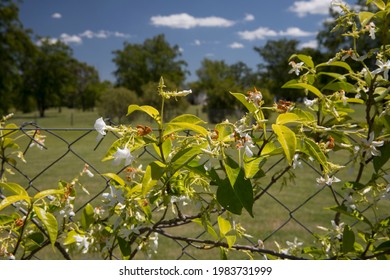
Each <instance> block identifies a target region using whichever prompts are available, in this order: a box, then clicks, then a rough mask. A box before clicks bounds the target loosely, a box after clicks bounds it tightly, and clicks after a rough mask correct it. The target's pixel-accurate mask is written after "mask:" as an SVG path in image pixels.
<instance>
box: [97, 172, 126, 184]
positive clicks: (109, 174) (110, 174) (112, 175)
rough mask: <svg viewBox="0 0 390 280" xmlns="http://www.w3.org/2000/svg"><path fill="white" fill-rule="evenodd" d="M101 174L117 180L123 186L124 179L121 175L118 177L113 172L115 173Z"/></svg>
mask: <svg viewBox="0 0 390 280" xmlns="http://www.w3.org/2000/svg"><path fill="white" fill-rule="evenodd" d="M102 175H103V176H104V177H108V178H110V179H111V180H114V181H115V182H117V183H118V184H119V185H120V186H122V187H124V186H125V185H126V183H125V181H124V180H123V179H122V178H121V177H119V176H118V175H117V174H115V173H104V174H102Z"/></svg>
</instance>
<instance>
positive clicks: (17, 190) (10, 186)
mask: <svg viewBox="0 0 390 280" xmlns="http://www.w3.org/2000/svg"><path fill="white" fill-rule="evenodd" d="M0 188H2V189H4V190H7V191H10V192H12V193H14V194H18V195H22V196H28V193H27V191H26V190H25V189H24V188H23V187H22V186H20V185H19V184H16V183H0Z"/></svg>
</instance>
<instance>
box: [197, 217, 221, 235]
mask: <svg viewBox="0 0 390 280" xmlns="http://www.w3.org/2000/svg"><path fill="white" fill-rule="evenodd" d="M192 222H194V223H196V224H198V225H200V226H202V227H204V228H205V230H206V231H207V232H208V233H210V234H211V235H212V236H213V237H214V238H215V239H218V234H217V233H216V232H215V230H214V228H213V227H212V225H211V224H210V222H209V221H205V223H206V225H205V224H204V223H203V220H202V219H201V218H196V219H193V220H192Z"/></svg>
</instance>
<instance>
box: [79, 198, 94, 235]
mask: <svg viewBox="0 0 390 280" xmlns="http://www.w3.org/2000/svg"><path fill="white" fill-rule="evenodd" d="M94 215H95V211H94V209H93V207H92V205H91V204H89V203H88V204H87V205H86V206H85V207H84V209H83V214H82V215H81V225H82V226H83V228H84V229H85V230H87V229H88V228H89V226H90V225H91V224H92V223H93V222H94V221H95V219H94V218H93V216H94Z"/></svg>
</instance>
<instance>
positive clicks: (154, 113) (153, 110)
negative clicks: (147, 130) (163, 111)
mask: <svg viewBox="0 0 390 280" xmlns="http://www.w3.org/2000/svg"><path fill="white" fill-rule="evenodd" d="M135 111H142V112H144V113H146V114H148V115H149V116H150V117H151V118H152V119H154V120H155V121H156V122H157V123H158V124H160V123H161V116H160V113H159V111H158V110H157V109H156V108H154V107H152V106H149V105H143V106H139V105H135V104H133V105H130V106H129V107H128V109H127V115H126V116H129V115H130V114H131V113H133V112H135Z"/></svg>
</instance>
